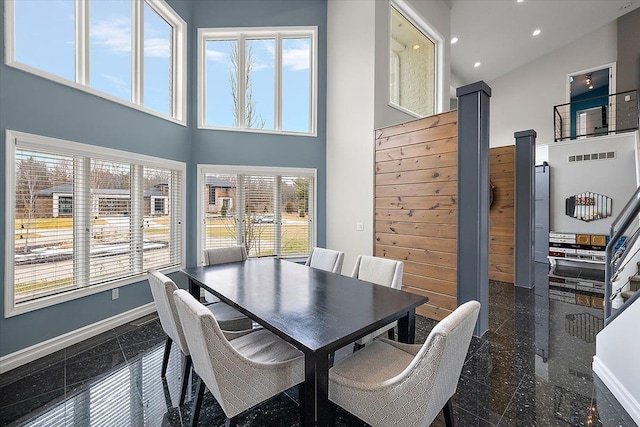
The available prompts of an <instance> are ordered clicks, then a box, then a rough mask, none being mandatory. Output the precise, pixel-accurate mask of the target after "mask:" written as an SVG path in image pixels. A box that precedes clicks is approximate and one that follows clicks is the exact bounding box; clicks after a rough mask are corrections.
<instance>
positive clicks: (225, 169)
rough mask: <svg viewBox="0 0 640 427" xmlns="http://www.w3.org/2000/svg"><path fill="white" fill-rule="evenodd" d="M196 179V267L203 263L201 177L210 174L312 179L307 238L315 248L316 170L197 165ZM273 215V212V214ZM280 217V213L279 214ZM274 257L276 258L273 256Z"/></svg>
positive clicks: (316, 227)
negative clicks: (310, 211)
mask: <svg viewBox="0 0 640 427" xmlns="http://www.w3.org/2000/svg"><path fill="white" fill-rule="evenodd" d="M197 170H198V172H197V177H198V191H197V194H198V196H197V202H196V203H197V209H198V219H197V224H198V226H197V229H196V233H197V239H196V240H197V245H196V250H197V256H196V265H198V266H201V265H202V261H203V256H202V254H203V250H204V245H203V236H204V234H203V233H204V230H203V225H204V217H203V216H202V214H203V213H204V212H203V209H202V206H203V202H204V200H203V196H204V194H203V193H204V188H203V185H204V180H203V179H202V176H203V175H204V174H208V173H212V174H223V175H227V174H228V175H252V176H273V177H277V176H296V175H299V176H308V177H312V178H313V188H312V190H313V197H312V198H310V199H309V200H310V201H311V203H312V206H313V207H314V209H313V212H312V213H311V216H310V221H311V226H310V229H311V237H310V238H309V249H311V248H313V247H315V246H316V242H317V238H318V221H317V217H318V212H317V211H318V209H317V208H316V207H317V206H318V200H317V199H318V179H317V178H318V170H317V169H316V168H292V167H271V166H231V165H210V164H198V165H197ZM274 215H275V212H274ZM280 215H282V212H280ZM274 257H278V256H277V255H274ZM282 258H287V259H295V258H296V257H295V256H294V257H288V256H287V257H284V256H283V257H282Z"/></svg>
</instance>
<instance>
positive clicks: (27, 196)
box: [16, 156, 51, 253]
mask: <svg viewBox="0 0 640 427" xmlns="http://www.w3.org/2000/svg"><path fill="white" fill-rule="evenodd" d="M50 185H51V174H50V172H49V170H48V168H47V164H46V163H45V162H43V161H41V160H36V159H34V158H33V156H30V157H29V158H27V159H24V160H20V161H18V164H17V168H16V210H18V209H23V212H24V218H25V219H26V222H27V224H26V229H25V231H24V234H23V235H22V237H23V238H24V252H25V253H27V252H28V251H29V232H30V231H31V226H32V225H33V220H34V219H35V217H36V199H37V197H38V191H40V190H42V189H44V188H47V187H49V186H50ZM23 228H24V225H23Z"/></svg>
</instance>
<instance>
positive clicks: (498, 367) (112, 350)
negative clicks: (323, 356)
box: [0, 265, 635, 427]
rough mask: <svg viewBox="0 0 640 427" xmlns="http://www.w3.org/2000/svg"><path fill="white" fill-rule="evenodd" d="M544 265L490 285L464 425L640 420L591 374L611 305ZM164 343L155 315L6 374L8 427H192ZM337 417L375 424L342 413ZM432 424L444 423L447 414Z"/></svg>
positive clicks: (208, 404)
mask: <svg viewBox="0 0 640 427" xmlns="http://www.w3.org/2000/svg"><path fill="white" fill-rule="evenodd" d="M537 268H538V270H540V271H539V272H538V273H537V276H536V278H537V284H536V288H535V289H534V290H527V289H521V288H514V287H513V286H512V285H508V284H503V283H497V282H492V283H491V284H490V299H489V301H490V302H489V323H490V325H489V326H490V329H489V332H488V333H487V334H486V335H485V336H484V337H483V338H482V339H477V338H474V339H473V341H472V344H471V347H470V349H469V352H468V354H467V358H466V362H465V365H464V368H463V371H462V375H461V377H460V381H459V383H458V391H457V393H456V395H455V396H454V413H455V417H456V422H457V425H458V426H463V427H466V426H496V425H497V426H600V425H603V426H625V427H626V426H634V425H635V423H634V422H633V420H632V419H631V418H630V416H629V415H628V414H627V413H626V412H625V411H624V409H623V408H622V407H621V406H620V404H619V403H618V402H617V401H616V399H615V398H614V397H613V395H611V393H610V392H609V391H608V390H607V388H606V387H605V386H604V385H603V384H602V382H601V381H600V380H599V379H598V377H597V376H595V375H594V374H593V372H592V370H591V361H592V357H593V355H594V353H595V338H594V337H595V334H594V331H597V330H599V328H602V310H601V309H598V308H592V307H588V306H585V305H578V304H576V301H577V300H576V299H575V296H574V295H573V294H571V292H568V291H566V290H562V289H557V288H554V286H551V289H550V287H549V282H548V280H546V270H545V269H546V266H544V265H541V266H538V267H537ZM540 272H543V273H544V274H543V273H540ZM582 303H584V298H583V299H582ZM434 324H435V322H433V321H431V320H429V319H426V318H423V317H420V316H418V318H417V324H416V341H417V342H424V340H425V339H426V337H427V336H428V334H429V331H430V330H431V329H432V328H433V326H434ZM164 340H165V335H164V333H163V331H162V328H161V326H160V323H159V321H158V319H157V317H155V316H154V315H150V316H147V317H145V318H142V319H139V320H137V321H135V322H133V323H131V324H127V325H124V326H121V327H119V328H116V329H114V330H112V331H109V332H107V333H103V334H101V335H99V336H96V337H94V338H91V339H89V340H86V341H83V342H81V343H79V344H76V345H73V346H71V347H68V348H66V349H64V350H61V351H58V352H57V353H54V354H52V355H49V356H47V357H44V358H42V359H39V360H37V361H34V362H32V363H29V364H28V365H25V366H22V367H19V368H16V369H14V370H12V371H9V372H7V373H5V374H3V375H0V425H3V426H4V425H11V426H47V427H49V426H71V425H73V426H118V427H119V426H172V427H173V426H186V425H189V420H190V416H191V412H190V410H191V404H192V401H191V399H190V396H189V398H188V401H187V402H186V404H185V405H183V406H178V405H177V401H178V398H179V392H180V382H181V365H182V360H181V357H180V353H179V351H177V350H175V349H174V351H172V353H171V357H170V361H169V368H168V372H167V376H166V380H163V379H161V378H160V366H161V362H162V355H163V351H164ZM350 352H351V349H347V348H345V349H342V350H341V351H339V352H338V353H337V354H336V358H337V359H340V358H342V357H348V355H349V354H350ZM190 394H191V395H192V394H193V389H192V390H191V393H190ZM298 413H299V412H298V405H297V392H296V389H292V390H289V391H288V392H287V393H284V394H282V395H280V396H277V397H275V398H273V399H270V400H269V401H267V402H265V403H264V404H262V405H260V406H259V407H258V408H256V409H254V410H251V411H248V412H247V413H245V414H244V415H242V416H241V417H240V420H239V425H240V426H296V425H299V421H298ZM337 421H338V422H337V424H338V425H339V426H365V425H366V424H364V423H363V422H361V421H360V420H358V419H357V418H355V417H353V416H352V415H350V414H348V413H346V412H344V411H342V410H338V420H337ZM222 424H224V414H223V413H222V410H221V409H220V407H219V406H218V405H217V403H216V402H215V400H214V399H213V397H212V396H211V394H209V393H207V394H206V395H205V401H204V404H203V409H202V412H201V416H200V424H199V425H202V426H218V425H222ZM433 425H434V426H443V425H444V420H443V418H442V415H439V416H438V418H437V419H436V420H435V421H434V423H433Z"/></svg>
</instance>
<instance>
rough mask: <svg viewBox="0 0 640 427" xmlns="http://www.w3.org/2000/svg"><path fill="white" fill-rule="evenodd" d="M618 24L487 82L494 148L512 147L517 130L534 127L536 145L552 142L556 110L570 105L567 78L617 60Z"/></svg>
mask: <svg viewBox="0 0 640 427" xmlns="http://www.w3.org/2000/svg"><path fill="white" fill-rule="evenodd" d="M616 57H617V24H616V22H615V21H614V22H612V23H611V24H608V25H606V26H604V27H602V28H600V29H598V30H596V31H594V32H592V33H591V34H588V35H587V36H585V37H582V38H581V39H579V40H576V41H575V42H573V43H570V44H568V45H566V46H564V47H562V48H560V49H557V50H555V51H553V52H551V53H549V54H547V55H545V56H543V57H542V58H540V59H537V60H536V61H533V62H531V63H529V64H527V65H525V66H523V67H521V68H518V69H516V70H514V71H512V72H511V73H509V74H507V75H505V76H502V77H500V78H497V79H495V80H493V81H491V82H488V84H489V86H491V89H492V97H491V146H492V147H498V146H503V145H513V144H514V139H513V134H514V132H517V131H521V130H527V129H533V130H535V131H536V132H537V134H538V138H537V142H538V143H541V144H549V143H552V142H553V106H554V105H558V104H564V103H566V102H568V101H567V82H566V78H567V74H570V73H573V72H575V71H580V70H585V69H588V68H592V67H596V66H599V65H604V64H608V63H612V62H615V61H616Z"/></svg>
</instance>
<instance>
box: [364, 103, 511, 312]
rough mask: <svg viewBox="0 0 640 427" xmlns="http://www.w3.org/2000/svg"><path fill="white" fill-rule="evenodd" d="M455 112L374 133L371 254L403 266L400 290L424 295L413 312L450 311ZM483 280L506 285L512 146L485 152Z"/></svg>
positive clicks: (455, 191) (453, 295)
mask: <svg viewBox="0 0 640 427" xmlns="http://www.w3.org/2000/svg"><path fill="white" fill-rule="evenodd" d="M457 125H458V124H457V111H450V112H448V113H443V114H440V115H437V116H432V117H427V118H424V119H420V120H416V121H414V122H410V123H405V124H402V125H398V126H391V127H388V128H384V129H380V130H378V131H376V169H375V170H376V179H375V190H374V197H375V213H376V215H375V220H374V223H375V225H374V230H375V231H374V233H375V235H374V254H375V255H376V256H380V257H387V258H392V259H397V260H400V261H404V262H405V271H404V277H403V284H404V289H405V290H407V291H409V292H414V293H418V294H421V295H426V296H428V297H429V303H427V304H425V305H423V306H422V307H419V308H418V309H417V310H416V312H417V313H418V314H421V315H423V316H426V317H429V318H432V319H435V320H441V319H443V318H444V317H445V316H447V315H448V314H449V313H451V312H452V311H453V310H454V309H455V304H456V303H455V302H456V297H457V295H456V293H457V290H456V284H455V280H456V279H455V278H456V268H457V266H456V257H455V248H456V247H457V236H456V233H455V229H456V227H457V209H458V205H457V198H458V189H457V167H458V164H457V149H458V145H457V137H458V135H457V133H458V128H457ZM489 163H490V169H489V179H490V180H491V182H492V183H493V185H494V186H495V188H494V190H493V195H494V199H493V204H492V206H491V209H490V210H489V221H490V229H489V279H491V280H498V281H501V282H508V283H513V282H514V238H515V227H514V220H515V216H514V202H515V197H514V192H515V187H514V184H515V174H514V170H515V146H508V147H497V148H492V149H491V151H490V160H489Z"/></svg>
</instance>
